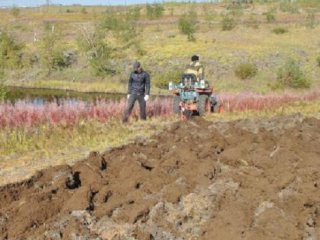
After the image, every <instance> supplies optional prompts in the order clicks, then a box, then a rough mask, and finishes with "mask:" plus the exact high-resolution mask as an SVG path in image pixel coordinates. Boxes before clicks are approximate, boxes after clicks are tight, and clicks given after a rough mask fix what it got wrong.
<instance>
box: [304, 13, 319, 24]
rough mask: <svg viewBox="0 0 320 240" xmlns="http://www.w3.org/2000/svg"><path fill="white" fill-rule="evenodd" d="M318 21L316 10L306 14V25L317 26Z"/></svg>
mask: <svg viewBox="0 0 320 240" xmlns="http://www.w3.org/2000/svg"><path fill="white" fill-rule="evenodd" d="M316 23H317V20H316V15H315V13H314V12H308V14H307V16H306V27H308V28H315V26H316Z"/></svg>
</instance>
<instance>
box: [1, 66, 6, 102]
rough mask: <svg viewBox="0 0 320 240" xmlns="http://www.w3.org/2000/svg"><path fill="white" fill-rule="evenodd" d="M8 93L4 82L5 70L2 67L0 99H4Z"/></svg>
mask: <svg viewBox="0 0 320 240" xmlns="http://www.w3.org/2000/svg"><path fill="white" fill-rule="evenodd" d="M6 95H7V88H6V86H5V84H4V70H3V69H2V68H1V67H0V101H4V100H5V98H6Z"/></svg>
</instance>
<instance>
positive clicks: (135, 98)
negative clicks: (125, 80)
mask: <svg viewBox="0 0 320 240" xmlns="http://www.w3.org/2000/svg"><path fill="white" fill-rule="evenodd" d="M136 101H138V102H139V108H140V118H141V119H142V120H146V119H147V114H146V101H145V100H144V95H137V94H130V97H129V99H128V107H127V110H126V111H125V113H124V117H123V122H127V121H128V119H129V116H130V114H131V112H132V109H133V107H134V104H135V102H136Z"/></svg>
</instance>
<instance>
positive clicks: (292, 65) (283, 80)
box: [276, 59, 311, 88]
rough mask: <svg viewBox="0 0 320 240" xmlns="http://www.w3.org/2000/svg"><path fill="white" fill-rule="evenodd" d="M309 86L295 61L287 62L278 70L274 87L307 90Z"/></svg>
mask: <svg viewBox="0 0 320 240" xmlns="http://www.w3.org/2000/svg"><path fill="white" fill-rule="evenodd" d="M310 85H311V83H310V81H309V80H308V79H307V77H306V75H305V73H304V72H303V71H302V70H301V68H300V65H299V64H298V63H297V62H296V61H295V60H292V59H290V60H288V61H287V62H286V63H285V64H284V65H283V66H282V67H280V68H279V69H278V72H277V84H276V87H278V88H285V87H290V88H309V87H310Z"/></svg>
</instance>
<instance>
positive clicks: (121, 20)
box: [98, 12, 137, 43]
mask: <svg viewBox="0 0 320 240" xmlns="http://www.w3.org/2000/svg"><path fill="white" fill-rule="evenodd" d="M135 23H136V19H135V15H133V13H132V12H128V13H127V14H126V15H115V14H112V13H109V14H107V15H106V16H105V17H104V18H103V19H102V21H101V22H100V24H99V26H98V27H99V28H101V30H103V31H105V30H106V31H110V32H112V33H113V34H114V35H115V36H116V37H117V38H118V39H119V40H121V41H122V42H125V43H128V42H129V41H130V40H132V39H134V38H135V37H136V36H137V31H136V24H135Z"/></svg>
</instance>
